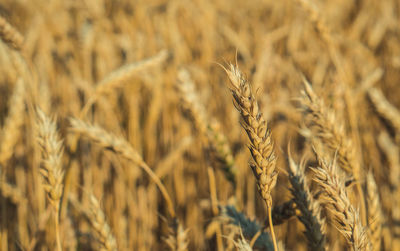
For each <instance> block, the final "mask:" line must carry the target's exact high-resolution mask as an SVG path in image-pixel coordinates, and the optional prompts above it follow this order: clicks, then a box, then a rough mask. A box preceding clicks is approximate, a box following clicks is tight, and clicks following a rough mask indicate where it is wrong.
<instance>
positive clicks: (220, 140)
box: [176, 69, 237, 187]
mask: <svg viewBox="0 0 400 251" xmlns="http://www.w3.org/2000/svg"><path fill="white" fill-rule="evenodd" d="M178 79H179V83H178V84H177V85H176V87H177V90H178V92H179V94H180V99H181V101H182V103H183V106H184V109H185V110H187V111H188V112H189V113H190V116H191V117H192V119H193V122H194V125H195V127H196V129H197V130H198V131H199V132H200V134H202V135H204V136H206V137H207V139H208V141H209V145H210V148H211V150H212V152H213V153H215V155H216V158H217V160H218V161H219V162H220V163H221V164H222V171H223V172H224V174H225V177H226V179H227V180H228V181H230V182H231V184H232V186H233V187H235V186H236V173H237V170H236V167H235V161H234V158H233V154H232V151H231V148H230V146H229V143H228V140H227V138H226V137H225V135H224V134H223V133H222V132H221V131H220V130H219V124H218V123H217V122H215V121H214V122H209V121H210V120H212V119H209V118H208V116H207V114H206V110H205V107H204V105H203V104H202V102H201V101H200V98H199V97H198V96H197V93H196V90H195V85H194V83H193V81H192V80H191V78H190V75H189V72H188V71H187V70H185V69H181V70H180V71H179V73H178Z"/></svg>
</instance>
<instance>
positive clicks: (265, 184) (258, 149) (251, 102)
mask: <svg viewBox="0 0 400 251" xmlns="http://www.w3.org/2000/svg"><path fill="white" fill-rule="evenodd" d="M225 71H226V73H227V74H228V77H229V79H230V82H231V85H230V86H229V88H230V90H231V92H232V96H233V99H234V102H235V106H236V109H237V110H238V111H239V113H240V115H241V116H242V119H243V124H242V126H243V128H244V129H245V131H246V133H247V136H248V138H249V140H250V145H249V150H250V153H251V155H252V157H253V160H254V163H251V164H250V167H251V169H252V170H253V173H254V176H255V177H256V179H257V185H258V191H259V193H260V195H261V197H262V198H263V200H264V202H265V203H266V205H267V209H268V218H269V225H270V230H271V236H272V240H273V243H274V249H275V250H277V244H276V238H275V233H274V228H273V223H272V213H271V209H272V197H271V191H272V189H273V188H274V187H275V185H276V181H277V178H278V173H277V172H276V171H275V169H276V157H275V151H274V144H273V141H272V137H271V132H270V130H269V128H268V125H267V122H266V121H265V120H264V118H263V117H262V114H261V112H260V110H259V107H258V103H257V101H256V99H255V97H254V95H253V92H252V91H251V86H250V83H249V82H248V81H247V80H246V79H245V78H244V77H243V75H242V73H241V72H240V71H239V69H238V68H237V67H235V66H233V65H230V69H229V70H228V69H225Z"/></svg>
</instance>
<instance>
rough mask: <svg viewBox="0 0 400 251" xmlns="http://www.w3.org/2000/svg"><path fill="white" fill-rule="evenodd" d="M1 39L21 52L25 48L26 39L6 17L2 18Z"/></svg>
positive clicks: (0, 25)
mask: <svg viewBox="0 0 400 251" xmlns="http://www.w3.org/2000/svg"><path fill="white" fill-rule="evenodd" d="M0 37H1V40H3V42H5V43H6V44H8V45H9V46H11V48H13V49H15V50H21V49H22V47H23V43H24V37H23V36H22V35H21V33H19V31H18V30H17V29H16V28H14V27H13V26H12V25H11V24H10V23H8V22H7V20H6V19H4V17H0Z"/></svg>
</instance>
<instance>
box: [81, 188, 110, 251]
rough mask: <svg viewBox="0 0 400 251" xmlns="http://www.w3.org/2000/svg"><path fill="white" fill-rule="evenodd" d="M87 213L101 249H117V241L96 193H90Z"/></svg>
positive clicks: (106, 250)
mask: <svg viewBox="0 0 400 251" xmlns="http://www.w3.org/2000/svg"><path fill="white" fill-rule="evenodd" d="M86 215H87V217H88V219H89V222H90V224H91V225H92V227H93V230H94V231H95V232H96V236H97V240H98V241H99V242H100V244H101V248H100V250H104V251H116V250H117V242H116V241H115V237H114V236H113V234H112V233H111V229H110V226H109V225H108V223H107V221H106V217H105V215H104V213H103V210H101V207H100V203H99V201H98V200H97V199H96V197H94V195H90V197H89V210H86Z"/></svg>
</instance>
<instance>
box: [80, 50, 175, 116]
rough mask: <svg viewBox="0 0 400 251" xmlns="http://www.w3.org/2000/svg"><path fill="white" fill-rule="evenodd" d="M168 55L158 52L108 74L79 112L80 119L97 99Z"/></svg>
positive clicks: (165, 52)
mask: <svg viewBox="0 0 400 251" xmlns="http://www.w3.org/2000/svg"><path fill="white" fill-rule="evenodd" d="M167 56H168V53H167V51H166V50H162V51H160V52H159V53H158V54H157V55H155V56H153V57H150V58H146V59H144V60H141V61H138V62H134V63H131V64H127V65H124V66H122V67H120V68H118V69H117V70H115V71H113V72H111V73H110V74H108V75H107V76H106V77H105V78H104V79H103V80H101V81H100V82H99V83H98V84H97V85H96V89H95V90H94V93H93V94H92V96H91V97H90V98H89V99H88V102H87V103H86V104H85V106H84V107H83V109H82V111H81V115H80V117H81V118H83V117H84V116H85V115H86V113H87V112H88V111H89V108H90V107H91V106H92V105H93V104H94V103H95V102H96V101H97V100H98V98H99V97H100V96H102V95H104V94H106V93H109V92H110V91H112V90H114V89H116V88H118V87H120V86H122V85H123V84H124V83H126V82H127V81H128V80H129V79H130V78H132V76H134V75H135V74H137V73H138V72H141V71H143V70H145V69H147V68H150V67H152V66H154V65H158V64H160V63H162V62H164V61H165V60H166V59H167Z"/></svg>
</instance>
